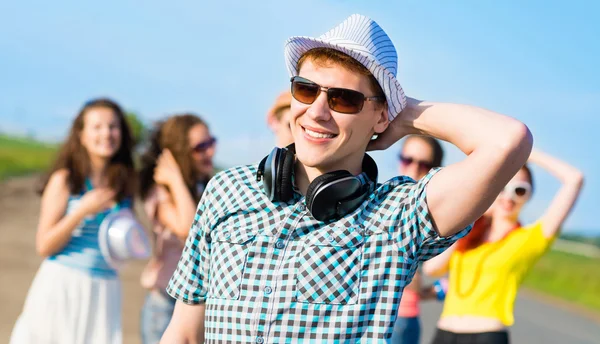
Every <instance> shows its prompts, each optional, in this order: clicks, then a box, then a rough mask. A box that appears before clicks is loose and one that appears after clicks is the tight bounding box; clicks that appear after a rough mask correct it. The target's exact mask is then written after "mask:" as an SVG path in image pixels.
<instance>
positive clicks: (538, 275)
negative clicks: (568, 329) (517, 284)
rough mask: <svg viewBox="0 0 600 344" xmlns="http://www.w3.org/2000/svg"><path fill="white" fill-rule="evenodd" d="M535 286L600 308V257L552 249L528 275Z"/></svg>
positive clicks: (587, 305)
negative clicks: (589, 256) (588, 256)
mask: <svg viewBox="0 0 600 344" xmlns="http://www.w3.org/2000/svg"><path fill="white" fill-rule="evenodd" d="M524 285H525V286H526V287H529V288H531V289H534V290H537V291H540V292H543V293H546V294H550V295H552V296H556V297H559V298H561V299H564V300H567V301H571V302H574V303H577V304H580V305H583V306H585V307H587V308H589V309H590V310H593V311H598V312H600V259H598V258H587V257H584V256H579V255H574V254H570V253H564V252H559V251H549V252H548V253H546V254H545V255H544V256H543V257H542V258H540V260H539V261H538V262H537V264H536V265H535V266H534V268H533V269H532V271H531V272H530V273H529V275H528V276H527V277H526V278H525V281H524Z"/></svg>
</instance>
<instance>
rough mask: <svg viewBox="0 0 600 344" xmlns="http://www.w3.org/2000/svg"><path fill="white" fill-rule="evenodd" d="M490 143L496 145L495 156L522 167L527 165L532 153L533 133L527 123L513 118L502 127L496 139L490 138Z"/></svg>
mask: <svg viewBox="0 0 600 344" xmlns="http://www.w3.org/2000/svg"><path fill="white" fill-rule="evenodd" d="M489 144H490V145H494V146H495V148H494V151H495V154H494V156H495V158H497V159H498V160H499V161H502V162H503V163H510V164H511V165H513V166H515V165H516V166H518V167H519V168H520V167H521V166H523V165H525V163H526V162H527V159H529V155H530V154H531V149H532V148H533V135H532V134H531V131H530V130H529V128H528V127H527V125H525V124H524V123H522V122H519V121H517V120H513V121H511V123H509V124H507V125H506V126H505V127H504V128H502V131H501V132H499V133H498V136H497V137H496V140H490V141H489Z"/></svg>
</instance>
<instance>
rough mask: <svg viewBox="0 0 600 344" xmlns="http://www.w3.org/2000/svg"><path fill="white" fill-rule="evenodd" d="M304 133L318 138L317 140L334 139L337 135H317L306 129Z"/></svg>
mask: <svg viewBox="0 0 600 344" xmlns="http://www.w3.org/2000/svg"><path fill="white" fill-rule="evenodd" d="M304 131H305V132H306V133H307V134H308V136H311V137H314V138H317V139H331V138H334V137H335V135H333V134H323V133H317V132H316V131H312V130H310V129H306V128H304Z"/></svg>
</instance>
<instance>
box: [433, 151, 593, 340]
mask: <svg viewBox="0 0 600 344" xmlns="http://www.w3.org/2000/svg"><path fill="white" fill-rule="evenodd" d="M529 162H530V163H533V164H536V165H538V166H540V167H542V168H543V169H545V170H547V171H548V172H550V174H552V175H553V176H555V177H556V178H558V179H559V181H560V182H561V183H562V186H561V187H560V189H559V190H558V192H557V193H556V195H555V196H554V198H553V200H552V201H551V203H550V205H549V206H548V208H547V209H546V211H545V212H544V214H543V215H542V216H541V217H540V218H539V219H537V220H536V221H534V222H533V223H532V224H528V225H522V224H521V223H520V221H519V214H520V212H521V209H522V207H523V205H525V203H526V202H527V201H528V200H529V199H530V197H531V194H532V192H533V189H534V186H533V185H534V184H533V175H532V173H531V170H530V169H529V167H528V166H527V165H525V166H524V167H523V168H521V170H520V171H519V172H518V173H517V174H516V175H515V176H514V177H513V178H512V180H511V181H510V182H509V183H508V184H507V185H506V187H505V188H504V190H503V191H502V192H500V194H499V195H498V197H497V198H496V200H495V202H494V203H493V205H492V206H491V207H490V209H489V210H488V211H487V212H486V213H485V214H484V216H482V217H481V218H480V219H478V220H477V221H476V222H475V224H474V226H473V229H472V231H471V233H469V234H468V235H467V236H466V237H464V238H462V239H460V240H459V241H458V242H457V243H456V244H454V245H453V246H452V247H451V248H450V249H448V250H446V252H444V253H442V254H441V255H439V256H437V257H435V258H433V259H431V260H429V261H427V262H425V263H424V272H425V273H426V274H428V275H434V276H435V275H439V274H443V273H445V272H449V286H448V291H447V295H446V299H445V302H444V310H443V312H442V315H441V318H440V320H439V321H438V325H437V326H438V330H437V333H436V336H435V338H434V340H433V343H434V344H446V343H453V344H461V343H472V344H479V343H482V344H483V343H485V344H496V343H498V344H505V343H509V334H508V327H509V326H511V325H512V324H513V323H514V315H513V307H514V303H515V299H516V296H517V291H518V289H519V287H520V285H521V282H522V281H523V278H524V277H525V275H526V274H527V272H528V271H529V270H530V269H531V267H532V266H533V264H534V263H535V262H536V261H537V259H538V258H540V257H541V256H542V255H543V254H544V252H546V250H547V249H548V248H549V246H550V245H551V243H552V242H553V240H554V238H556V236H557V235H558V234H559V232H560V229H561V227H562V225H563V223H564V221H565V220H566V218H567V216H568V215H569V212H570V211H571V209H572V208H573V206H574V204H575V202H576V200H577V198H578V196H579V194H580V191H581V188H582V185H583V174H582V173H581V172H580V171H579V170H577V169H576V168H574V167H572V166H570V165H568V164H566V163H565V162H563V161H560V160H558V159H556V158H554V157H552V156H550V155H548V154H545V153H542V152H540V151H537V150H533V152H532V153H531V156H530V158H529Z"/></svg>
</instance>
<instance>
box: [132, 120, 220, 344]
mask: <svg viewBox="0 0 600 344" xmlns="http://www.w3.org/2000/svg"><path fill="white" fill-rule="evenodd" d="M215 145H216V139H215V138H214V137H213V136H212V135H211V133H210V130H209V128H208V125H207V124H206V122H205V121H204V120H202V119H201V118H200V117H198V116H197V115H195V114H191V113H184V114H177V115H173V116H171V117H169V118H168V119H167V120H165V121H164V122H160V123H158V124H157V126H156V128H155V130H154V131H153V133H152V134H151V137H150V145H149V147H148V150H147V151H146V152H145V153H144V154H143V155H142V157H141V165H142V167H141V171H140V193H141V198H142V200H143V201H144V210H145V212H146V215H147V216H148V219H149V220H150V221H151V224H152V232H153V233H154V239H155V240H154V250H153V257H152V258H151V259H150V261H149V262H148V264H147V265H146V267H145V269H144V270H143V271H142V276H141V284H142V286H143V287H144V288H145V289H146V290H148V293H147V295H146V300H145V302H144V306H143V308H142V314H141V324H140V325H141V326H140V331H141V339H142V343H143V344H151V343H158V342H159V341H160V338H161V336H162V334H163V332H164V331H165V329H166V327H167V325H168V324H169V321H170V319H171V316H172V314H173V308H174V307H175V300H174V299H173V298H171V297H170V296H169V295H167V293H166V292H165V288H166V287H167V283H168V281H169V278H170V277H171V275H172V274H173V272H174V271H175V268H176V267H177V262H178V261H179V257H180V256H181V251H182V250H183V244H184V241H185V238H186V237H187V235H188V231H189V229H190V226H191V224H192V220H193V218H194V214H195V212H196V204H197V203H198V201H199V200H200V198H201V196H202V193H203V190H204V188H205V186H206V183H207V182H208V180H209V179H210V178H211V177H212V175H213V172H214V166H213V156H214V154H215Z"/></svg>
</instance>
